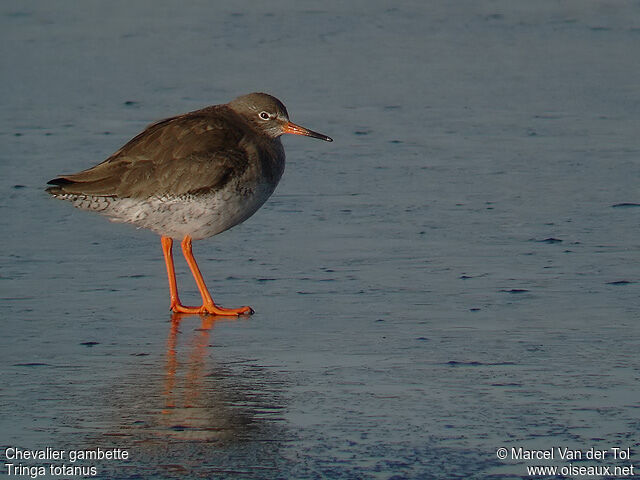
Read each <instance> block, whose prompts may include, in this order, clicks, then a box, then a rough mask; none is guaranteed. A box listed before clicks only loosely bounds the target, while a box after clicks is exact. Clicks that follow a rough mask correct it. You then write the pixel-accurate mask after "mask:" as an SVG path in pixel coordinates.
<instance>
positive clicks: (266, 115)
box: [260, 112, 271, 120]
mask: <svg viewBox="0 0 640 480" xmlns="http://www.w3.org/2000/svg"><path fill="white" fill-rule="evenodd" d="M260 118H261V119H262V120H269V119H270V118H271V115H269V114H268V113H267V112H260Z"/></svg>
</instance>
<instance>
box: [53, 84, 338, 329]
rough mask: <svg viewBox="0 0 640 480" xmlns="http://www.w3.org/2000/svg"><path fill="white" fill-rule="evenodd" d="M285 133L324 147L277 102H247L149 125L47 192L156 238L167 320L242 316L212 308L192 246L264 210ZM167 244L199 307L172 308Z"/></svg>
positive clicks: (174, 296)
mask: <svg viewBox="0 0 640 480" xmlns="http://www.w3.org/2000/svg"><path fill="white" fill-rule="evenodd" d="M285 133H288V134H294V135H305V136H308V137H312V138H317V139H321V140H324V141H327V142H332V141H333V140H332V139H331V138H330V137H328V136H326V135H323V134H321V133H318V132H314V131H312V130H309V129H307V128H305V127H302V126H300V125H296V124H295V123H293V122H291V121H290V120H289V114H288V112H287V109H286V107H285V106H284V104H283V103H282V102H281V101H280V100H278V99H277V98H275V97H273V96H271V95H269V94H266V93H250V94H248V95H242V96H240V97H237V98H235V99H234V100H232V101H231V102H229V103H226V104H220V105H211V106H208V107H205V108H202V109H199V110H195V111H192V112H188V113H184V114H181V115H177V116H173V117H170V118H166V119H164V120H160V121H158V122H155V123H152V124H150V125H149V126H147V127H146V128H145V129H144V130H143V131H142V132H141V133H139V134H138V135H137V136H135V137H133V138H132V139H131V140H130V141H129V142H127V143H126V144H125V145H124V146H123V147H122V148H120V149H119V150H118V151H116V152H115V153H114V154H113V155H111V156H110V157H108V158H107V159H106V160H104V161H103V162H102V163H99V164H97V165H95V166H93V167H91V168H89V169H87V170H83V171H81V172H78V173H73V174H67V175H60V176H58V177H56V178H54V179H52V180H50V181H49V182H48V185H51V186H50V187H48V188H46V191H47V192H48V193H49V194H50V195H51V196H52V197H55V198H57V199H60V200H66V201H68V202H71V203H72V204H73V206H75V207H77V208H80V209H82V210H90V211H94V212H98V213H100V214H102V215H105V216H106V217H108V218H109V219H110V220H111V221H114V222H123V223H129V224H133V225H134V226H136V227H138V228H146V229H150V230H152V231H153V232H155V233H157V234H158V235H160V241H161V245H162V251H163V255H164V260H165V264H166V269H167V277H168V280H169V293H170V309H171V311H173V312H175V313H185V314H210V315H224V316H238V315H245V314H247V315H250V314H253V313H254V310H253V309H252V308H251V307H249V306H244V307H240V308H224V307H222V306H220V305H218V304H216V303H215V302H214V301H213V298H212V297H211V294H210V293H209V290H208V289H207V286H206V284H205V281H204V278H203V276H202V273H201V271H200V268H199V267H198V264H197V262H196V260H195V257H194V256H193V251H192V241H193V240H201V239H204V238H208V237H211V236H214V235H217V234H219V233H221V232H224V231H225V230H228V229H230V228H232V227H234V226H235V225H238V224H239V223H242V222H244V221H245V220H246V219H248V218H249V217H251V216H252V215H253V214H254V213H255V212H256V211H257V210H258V209H259V208H260V207H261V206H262V205H263V204H264V203H265V202H266V201H267V199H268V198H269V197H270V196H271V194H272V193H273V192H274V190H275V188H276V186H277V184H278V182H279V181H280V178H281V176H282V174H283V172H284V167H285V152H284V148H283V146H282V142H281V140H280V137H281V136H282V135H283V134H285ZM174 240H179V241H181V247H182V253H183V255H184V258H185V260H186V261H187V264H188V265H189V268H190V270H191V273H192V274H193V277H194V279H195V281H196V285H197V286H198V290H199V292H200V295H201V297H202V305H200V306H194V307H191V306H185V305H183V304H182V302H181V301H180V297H179V295H178V286H177V280H176V274H175V269H174V263H173V253H172V248H173V241H174Z"/></svg>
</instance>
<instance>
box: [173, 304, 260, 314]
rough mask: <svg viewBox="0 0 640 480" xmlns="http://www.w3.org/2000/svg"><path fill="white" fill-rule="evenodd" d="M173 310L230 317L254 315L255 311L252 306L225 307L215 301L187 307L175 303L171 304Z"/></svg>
mask: <svg viewBox="0 0 640 480" xmlns="http://www.w3.org/2000/svg"><path fill="white" fill-rule="evenodd" d="M171 310H172V311H173V312H175V313H192V314H196V315H198V314H205V315H225V316H228V317H233V316H236V317H237V316H238V315H253V314H254V313H255V312H254V310H253V308H251V307H240V308H223V307H220V306H218V305H216V304H215V303H212V304H204V305H202V306H200V307H186V306H184V305H182V304H180V303H177V302H176V303H174V304H172V305H171Z"/></svg>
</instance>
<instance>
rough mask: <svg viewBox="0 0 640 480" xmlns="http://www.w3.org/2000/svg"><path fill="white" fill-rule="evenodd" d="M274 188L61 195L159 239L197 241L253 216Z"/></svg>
mask: <svg viewBox="0 0 640 480" xmlns="http://www.w3.org/2000/svg"><path fill="white" fill-rule="evenodd" d="M273 190H274V186H271V185H267V184H259V185H256V186H254V187H253V188H252V189H250V190H248V189H244V190H243V191H239V190H238V189H235V188H229V189H223V190H220V191H216V192H212V193H207V194H202V195H192V194H188V195H184V196H180V197H169V196H162V197H160V196H157V197H151V198H148V199H143V200H142V199H135V198H114V197H92V196H84V195H80V196H72V195H66V194H63V195H58V198H61V199H64V200H71V201H72V202H73V204H74V206H76V207H78V208H82V209H85V210H93V211H98V212H100V213H102V214H103V215H106V216H108V217H109V218H110V219H111V220H112V221H114V222H124V223H131V224H133V225H135V226H137V227H139V228H148V229H149V230H153V231H154V232H156V233H157V234H159V235H164V236H167V237H172V238H175V239H182V238H184V237H185V236H186V235H190V236H191V237H192V238H193V239H194V240H199V239H202V238H207V237H211V236H213V235H216V234H218V233H221V232H223V231H225V230H227V229H229V228H231V227H233V226H234V225H237V224H239V223H242V222H244V221H245V220H246V219H247V218H249V217H250V216H251V215H253V214H254V213H255V212H256V211H257V210H258V209H259V208H260V207H261V206H262V205H263V204H264V202H266V201H267V199H268V198H269V197H270V196H271V194H272V193H273Z"/></svg>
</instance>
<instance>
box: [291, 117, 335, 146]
mask: <svg viewBox="0 0 640 480" xmlns="http://www.w3.org/2000/svg"><path fill="white" fill-rule="evenodd" d="M282 131H283V132H284V133H291V134H293V135H306V136H307V137H313V138H319V139H320V140H324V141H325V142H333V139H332V138H331V137H327V136H326V135H323V134H322V133H318V132H314V131H313V130H309V129H308V128H304V127H301V126H300V125H296V124H295V123H291V122H287V123H285V124H284V127H282Z"/></svg>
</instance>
